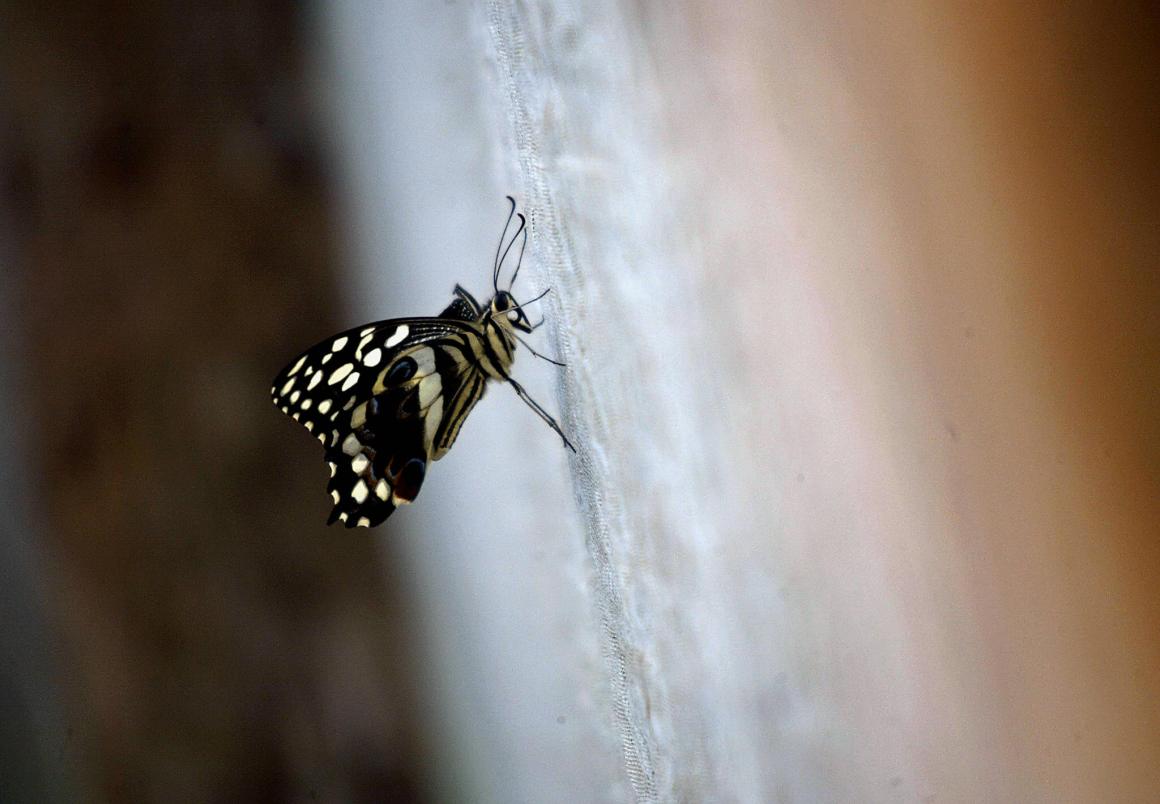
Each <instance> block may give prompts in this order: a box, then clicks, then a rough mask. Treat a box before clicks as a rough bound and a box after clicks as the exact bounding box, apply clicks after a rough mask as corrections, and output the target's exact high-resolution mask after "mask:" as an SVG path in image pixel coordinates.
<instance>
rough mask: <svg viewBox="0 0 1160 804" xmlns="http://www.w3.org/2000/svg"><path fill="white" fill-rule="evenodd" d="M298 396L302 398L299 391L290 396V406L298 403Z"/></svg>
mask: <svg viewBox="0 0 1160 804" xmlns="http://www.w3.org/2000/svg"><path fill="white" fill-rule="evenodd" d="M300 396H302V392H301V391H295V392H294V393H292V394H290V404H291V405H293V404H295V403H296V402H297V401H298V397H300Z"/></svg>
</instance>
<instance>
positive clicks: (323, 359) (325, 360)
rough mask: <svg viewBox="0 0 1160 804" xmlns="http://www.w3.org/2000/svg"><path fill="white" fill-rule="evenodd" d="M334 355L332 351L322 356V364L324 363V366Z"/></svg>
mask: <svg viewBox="0 0 1160 804" xmlns="http://www.w3.org/2000/svg"><path fill="white" fill-rule="evenodd" d="M332 357H334V353H333V352H332V353H330V354H328V355H323V357H322V365H324V366H325V365H326V364H327V363H329V362H330V358H332Z"/></svg>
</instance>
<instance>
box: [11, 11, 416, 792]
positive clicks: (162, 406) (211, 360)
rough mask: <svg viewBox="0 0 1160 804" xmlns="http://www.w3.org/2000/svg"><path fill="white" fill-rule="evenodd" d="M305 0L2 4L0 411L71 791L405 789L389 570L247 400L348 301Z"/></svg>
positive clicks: (266, 412) (283, 436) (401, 657)
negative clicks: (42, 618) (336, 525)
mask: <svg viewBox="0 0 1160 804" xmlns="http://www.w3.org/2000/svg"><path fill="white" fill-rule="evenodd" d="M304 15H305V11H304V7H303V6H302V5H301V4H296V3H278V2H273V3H266V2H250V1H249V0H243V2H221V3H217V2H214V3H149V2H141V3H132V2H131V3H115V4H93V3H87V2H75V3H69V2H51V3H39V2H14V3H7V4H5V7H4V10H3V12H2V21H3V24H4V25H3V27H4V31H5V33H4V43H3V50H2V53H3V62H2V66H0V69H2V71H3V82H4V84H3V91H4V95H5V99H6V104H5V106H6V112H5V115H4V119H5V122H4V127H3V129H2V135H3V136H2V139H0V158H2V159H3V164H2V169H3V177H4V197H3V203H4V213H5V215H4V220H3V226H4V229H3V233H4V238H5V240H6V241H7V242H6V244H5V245H6V252H7V254H8V259H7V260H6V261H7V262H8V263H9V265H8V266H7V267H6V268H5V269H4V270H5V271H6V272H10V275H11V276H12V277H13V278H14V279H15V280H16V281H15V283H10V284H9V285H8V286H7V287H8V289H9V291H10V292H11V293H12V294H13V296H14V298H11V299H8V300H7V306H8V307H9V309H10V311H11V312H10V315H9V317H8V318H7V321H6V323H5V327H6V328H8V329H9V330H10V331H12V332H18V333H19V336H18V337H19V340H18V341H13V343H14V344H18V346H19V352H18V353H17V354H14V355H9V356H8V358H7V359H8V361H9V362H8V363H7V365H6V368H11V369H12V371H13V373H12V374H11V375H10V376H7V377H5V385H6V388H5V393H6V394H8V395H10V399H11V400H12V402H11V404H12V405H13V406H14V407H13V409H12V410H13V414H14V415H13V418H12V419H10V421H9V423H8V424H7V425H6V426H13V425H15V427H16V428H17V430H19V431H20V437H21V441H22V447H23V448H24V450H26V457H25V458H22V459H20V460H19V461H18V465H19V467H20V469H19V472H20V474H21V476H22V477H21V479H22V481H23V484H24V486H25V489H26V491H27V493H28V497H27V502H25V503H24V505H25V509H24V511H25V515H24V519H23V522H22V523H21V527H22V529H23V528H26V529H27V530H26V531H25V534H26V538H28V539H31V540H34V543H35V544H36V545H37V546H42V548H43V556H44V558H45V562H44V565H43V566H44V568H45V569H46V573H45V578H46V580H45V583H46V585H47V588H48V589H49V590H50V591H49V593H48V595H47V597H46V600H47V604H48V616H49V619H50V621H51V622H52V623H53V626H54V630H56V629H59V634H60V639H59V643H58V648H57V649H56V650H55V651H54V652H53V653H52V656H51V670H53V671H55V675H54V678H55V679H56V680H58V681H59V684H60V689H59V693H60V695H61V696H62V697H63V701H64V711H65V713H66V714H64V715H63V719H62V721H61V723H60V724H59V725H60V728H61V729H63V732H62V733H60V734H58V735H56V739H59V744H58V745H52V746H50V750H51V751H52V754H50V756H52V757H54V758H56V759H58V760H59V763H60V768H59V770H60V771H62V772H67V773H68V775H70V776H71V781H70V782H69V783H70V784H71V785H74V786H75V787H74V788H73V790H72V792H71V793H69V794H68V795H67V796H66V798H69V799H71V798H73V797H74V796H75V797H76V798H77V799H94V800H111V801H177V800H184V801H261V800H270V801H287V800H315V799H321V800H354V801H371V800H394V799H398V800H415V799H416V798H418V797H419V791H420V790H421V783H420V774H421V766H420V764H419V763H418V755H417V753H416V751H417V748H416V739H417V735H416V732H415V728H414V724H413V723H412V719H411V713H410V710H409V698H410V695H409V683H410V682H409V674H410V672H411V670H412V669H413V668H411V667H410V664H409V659H408V651H407V649H406V648H405V647H404V646H405V645H406V644H407V640H406V639H405V638H404V637H403V635H402V630H403V629H404V628H405V627H406V625H405V623H406V618H407V612H406V611H405V609H404V607H403V605H402V601H403V599H404V598H403V596H402V592H401V591H400V588H401V587H405V584H403V583H393V582H391V576H390V569H389V568H388V569H387V570H386V574H384V569H383V562H380V561H379V557H378V556H377V555H376V554H375V544H376V543H375V542H374V541H373V540H371V539H369V538H350V537H349V534H345V533H343V534H336V533H335V532H333V531H332V532H329V533H328V532H327V531H326V530H325V528H323V527H322V520H321V515H323V514H324V513H325V512H324V510H323V509H324V508H325V499H324V496H323V495H322V481H323V479H324V477H325V474H324V471H325V470H324V467H321V466H320V464H319V463H318V460H317V456H316V455H315V454H314V451H313V450H312V449H310V445H309V444H308V442H307V441H306V440H305V439H302V438H299V437H298V435H299V434H298V433H296V432H293V428H292V426H291V425H289V424H288V423H287V421H285V420H283V419H282V417H280V416H277V415H271V407H270V405H269V402H268V400H267V398H266V390H265V389H266V387H267V386H268V384H269V380H270V378H271V377H272V376H273V374H274V373H275V372H276V371H277V370H278V369H279V368H280V367H281V365H282V363H283V362H285V360H286V359H287V358H288V357H290V356H292V353H294V352H295V351H297V350H298V349H300V348H303V347H305V346H307V345H309V344H310V343H313V342H314V341H316V340H318V339H320V338H321V337H323V336H325V335H326V334H328V333H329V332H331V331H334V330H336V329H338V328H339V325H340V321H339V317H338V315H337V294H336V283H337V282H338V279H337V269H336V262H337V256H336V248H335V235H334V229H335V226H334V212H333V210H332V205H331V197H332V188H331V186H330V184H331V182H330V180H329V179H328V171H327V156H328V155H327V125H326V122H325V121H324V120H320V119H319V114H318V113H316V104H315V103H314V99H312V98H311V96H310V95H309V94H308V92H307V82H306V81H305V77H306V76H305V75H304V73H305V70H304V62H305V59H306V57H307V55H308V54H307V53H305V52H304V48H305V44H304V30H305V29H306V25H305V23H306V20H305V19H304ZM6 460H13V456H8V457H6ZM388 527H389V526H388ZM387 563H388V564H389V562H387ZM395 580H399V579H395ZM42 636H43V635H37V634H27V635H25V637H24V639H26V640H27V642H28V643H29V644H31V643H34V642H35V641H36V640H37V639H39V638H41V637H42ZM16 722H17V721H13V720H10V721H9V723H8V726H15V723H16ZM27 738H28V735H27V734H25V735H24V739H27ZM20 739H21V738H17V741H19V740H20ZM10 756H12V755H10ZM14 759H15V757H14ZM12 778H13V777H12V776H11V775H10V776H8V779H10V780H11V779H12ZM0 786H3V783H2V782H0ZM33 789H34V788H33ZM20 792H21V791H19V790H15V791H13V790H9V791H8V795H14V794H15V797H14V798H7V797H5V800H21V799H22V798H24V800H34V799H35V798H36V796H28V791H27V790H26V791H24V794H25V796H27V797H25V796H21V795H20Z"/></svg>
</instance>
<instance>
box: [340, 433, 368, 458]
mask: <svg viewBox="0 0 1160 804" xmlns="http://www.w3.org/2000/svg"><path fill="white" fill-rule="evenodd" d="M335 435H337V433H336V434H335ZM361 450H362V442H361V441H359V440H358V436H356V435H355V434H354V433H351V434H350V435H348V436H347V437H346V439H345V440H344V441H343V442H342V451H343V452H345V453H346V454H347V455H350V456H351V457H353V456H355V455H357V454H358V453H359V452H360V451H361Z"/></svg>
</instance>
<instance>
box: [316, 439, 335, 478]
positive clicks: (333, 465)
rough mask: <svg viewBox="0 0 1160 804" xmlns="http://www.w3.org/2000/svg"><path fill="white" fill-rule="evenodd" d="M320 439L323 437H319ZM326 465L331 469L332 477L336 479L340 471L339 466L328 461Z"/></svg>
mask: <svg viewBox="0 0 1160 804" xmlns="http://www.w3.org/2000/svg"><path fill="white" fill-rule="evenodd" d="M319 438H321V436H319ZM326 465H327V466H329V467H330V476H331V477H334V473H335V472H337V471H338V464H337V463H331V462H330V461H327V462H326Z"/></svg>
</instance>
